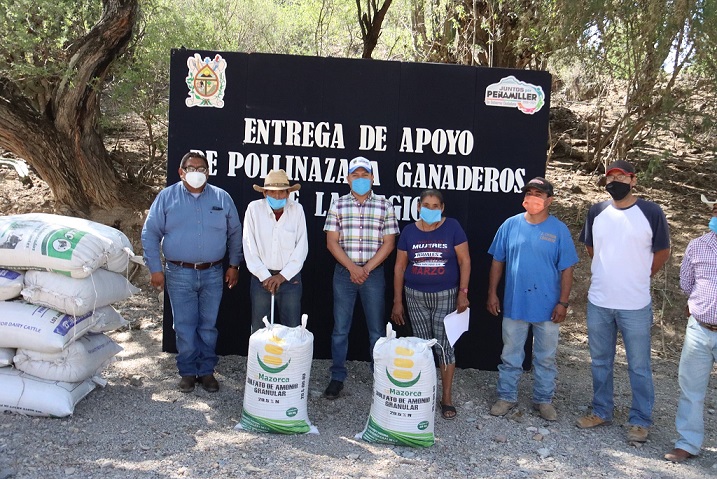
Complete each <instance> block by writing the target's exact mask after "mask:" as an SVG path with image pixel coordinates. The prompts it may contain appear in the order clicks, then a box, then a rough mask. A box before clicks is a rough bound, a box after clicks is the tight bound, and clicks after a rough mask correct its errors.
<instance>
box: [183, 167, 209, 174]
mask: <svg viewBox="0 0 717 479" xmlns="http://www.w3.org/2000/svg"><path fill="white" fill-rule="evenodd" d="M182 169H183V170H184V171H186V172H187V173H194V172H197V173H206V172H207V169H206V168H205V167H204V166H198V167H196V168H195V167H194V166H187V167H184V168H182Z"/></svg>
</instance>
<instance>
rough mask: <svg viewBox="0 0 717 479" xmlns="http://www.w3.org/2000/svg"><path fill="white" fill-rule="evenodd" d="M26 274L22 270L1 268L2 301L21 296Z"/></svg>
mask: <svg viewBox="0 0 717 479" xmlns="http://www.w3.org/2000/svg"><path fill="white" fill-rule="evenodd" d="M23 278H24V275H23V274H22V273H21V272H20V271H13V270H10V269H2V268H0V301H5V300H7V299H13V298H17V297H18V296H20V291H22V285H23Z"/></svg>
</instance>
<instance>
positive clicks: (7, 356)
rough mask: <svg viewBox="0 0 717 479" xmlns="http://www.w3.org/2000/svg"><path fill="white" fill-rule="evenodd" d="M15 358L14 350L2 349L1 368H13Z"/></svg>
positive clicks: (0, 356)
mask: <svg viewBox="0 0 717 479" xmlns="http://www.w3.org/2000/svg"><path fill="white" fill-rule="evenodd" d="M14 356H15V349H14V348H0V368H4V367H6V366H12V358H13V357H14Z"/></svg>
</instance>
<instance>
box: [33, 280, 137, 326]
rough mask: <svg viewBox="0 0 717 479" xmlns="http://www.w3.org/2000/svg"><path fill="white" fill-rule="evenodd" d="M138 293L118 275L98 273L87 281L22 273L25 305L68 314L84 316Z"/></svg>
mask: <svg viewBox="0 0 717 479" xmlns="http://www.w3.org/2000/svg"><path fill="white" fill-rule="evenodd" d="M137 292H139V289H137V288H135V287H134V286H132V284H131V283H130V282H129V281H127V279H126V278H125V277H124V276H122V275H121V274H119V273H113V272H111V271H107V270H105V269H99V270H97V271H95V272H94V273H92V274H91V275H90V276H89V277H87V278H82V279H74V278H68V277H67V276H63V275H61V274H57V273H48V272H46V271H28V272H27V273H25V288H24V289H23V290H22V297H23V298H25V301H27V302H29V303H33V304H40V305H42V306H47V307H48V308H52V309H56V310H58V311H62V312H63V313H68V314H77V315H81V314H86V313H89V312H91V311H94V310H95V309H97V308H101V307H102V306H107V305H109V304H110V303H114V302H117V301H123V300H125V299H127V298H129V297H130V296H131V295H133V294H135V293H137Z"/></svg>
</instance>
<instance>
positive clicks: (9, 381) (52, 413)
mask: <svg viewBox="0 0 717 479" xmlns="http://www.w3.org/2000/svg"><path fill="white" fill-rule="evenodd" d="M98 381H99V380H98ZM95 387H97V382H95V381H94V380H93V379H86V380H84V381H81V382H77V383H65V382H61V381H48V380H46V379H40V378H36V377H34V376H31V375H29V374H27V373H24V372H22V371H19V370H17V369H15V368H1V369H0V411H12V412H16V413H18V414H23V415H26V416H49V417H65V416H69V415H71V414H72V413H73V412H74V410H75V405H76V404H77V403H78V402H80V401H81V400H82V398H84V397H85V396H87V395H88V394H89V393H90V392H92V390H93V389H94V388H95Z"/></svg>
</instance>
